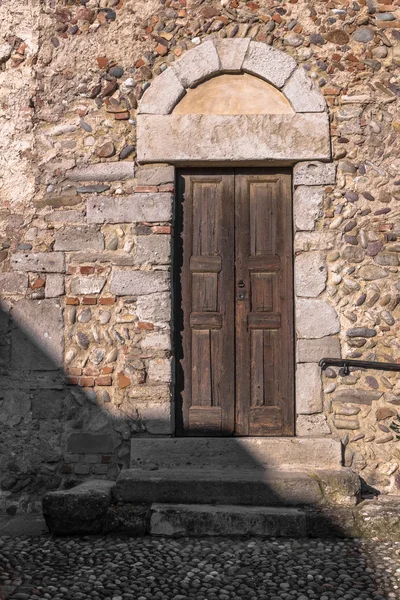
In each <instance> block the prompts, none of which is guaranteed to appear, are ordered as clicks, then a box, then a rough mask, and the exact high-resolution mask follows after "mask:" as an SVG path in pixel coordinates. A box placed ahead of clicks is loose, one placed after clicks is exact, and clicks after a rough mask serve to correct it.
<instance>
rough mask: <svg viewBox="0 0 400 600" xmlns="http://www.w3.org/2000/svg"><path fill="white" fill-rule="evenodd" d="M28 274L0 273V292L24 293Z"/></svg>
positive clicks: (3, 293) (2, 293) (4, 293)
mask: <svg viewBox="0 0 400 600" xmlns="http://www.w3.org/2000/svg"><path fill="white" fill-rule="evenodd" d="M27 288H28V275H26V274H25V273H0V294H1V295H6V294H25V292H26V290H27Z"/></svg>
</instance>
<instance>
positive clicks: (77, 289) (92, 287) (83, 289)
mask: <svg viewBox="0 0 400 600" xmlns="http://www.w3.org/2000/svg"><path fill="white" fill-rule="evenodd" d="M105 283H106V278H105V277H101V276H100V275H97V276H96V275H94V276H91V277H73V278H72V279H71V282H70V286H69V289H70V293H71V294H72V295H74V296H80V295H86V294H99V293H100V292H101V290H102V289H103V287H104V286H105Z"/></svg>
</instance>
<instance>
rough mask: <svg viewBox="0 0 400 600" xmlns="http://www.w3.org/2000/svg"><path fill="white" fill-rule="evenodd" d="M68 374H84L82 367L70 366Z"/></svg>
mask: <svg viewBox="0 0 400 600" xmlns="http://www.w3.org/2000/svg"><path fill="white" fill-rule="evenodd" d="M67 373H68V375H82V369H81V368H80V367H68V368H67Z"/></svg>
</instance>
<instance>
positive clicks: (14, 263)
mask: <svg viewBox="0 0 400 600" xmlns="http://www.w3.org/2000/svg"><path fill="white" fill-rule="evenodd" d="M11 267H12V268H13V269H14V271H33V272H40V273H65V254H64V252H36V253H32V254H22V253H21V254H13V255H12V256H11Z"/></svg>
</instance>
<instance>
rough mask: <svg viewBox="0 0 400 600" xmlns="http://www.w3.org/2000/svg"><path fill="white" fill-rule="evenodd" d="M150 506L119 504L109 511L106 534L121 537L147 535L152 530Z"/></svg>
mask: <svg viewBox="0 0 400 600" xmlns="http://www.w3.org/2000/svg"><path fill="white" fill-rule="evenodd" d="M150 515H151V510H150V506H146V505H134V506H130V505H129V504H122V505H121V504H119V505H116V506H110V507H109V508H108V510H107V516H106V524H105V532H106V533H111V534H119V535H124V536H126V535H133V536H139V535H145V534H146V533H148V532H149V530H150Z"/></svg>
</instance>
